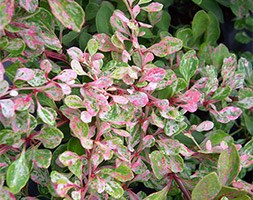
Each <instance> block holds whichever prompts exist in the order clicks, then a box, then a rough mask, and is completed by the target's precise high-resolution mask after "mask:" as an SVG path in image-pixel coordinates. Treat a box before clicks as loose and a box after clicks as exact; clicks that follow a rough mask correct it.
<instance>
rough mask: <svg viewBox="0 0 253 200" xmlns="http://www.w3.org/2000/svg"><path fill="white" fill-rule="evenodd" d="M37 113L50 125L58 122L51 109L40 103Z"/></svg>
mask: <svg viewBox="0 0 253 200" xmlns="http://www.w3.org/2000/svg"><path fill="white" fill-rule="evenodd" d="M37 114H38V116H39V117H40V118H41V120H42V121H43V122H44V123H46V124H48V125H49V126H54V125H55V124H56V122H55V119H54V115H53V113H51V112H50V111H49V109H47V108H44V107H42V106H41V105H40V104H38V109H37Z"/></svg>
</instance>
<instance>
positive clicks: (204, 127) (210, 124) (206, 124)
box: [196, 121, 214, 132]
mask: <svg viewBox="0 0 253 200" xmlns="http://www.w3.org/2000/svg"><path fill="white" fill-rule="evenodd" d="M213 126H214V124H213V122H211V121H203V122H202V123H200V124H199V125H198V126H197V128H196V131H198V132H202V131H209V130H211V129H212V128H213Z"/></svg>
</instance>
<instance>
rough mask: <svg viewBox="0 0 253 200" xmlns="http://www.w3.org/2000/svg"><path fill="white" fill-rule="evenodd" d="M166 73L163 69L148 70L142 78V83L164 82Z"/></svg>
mask: <svg viewBox="0 0 253 200" xmlns="http://www.w3.org/2000/svg"><path fill="white" fill-rule="evenodd" d="M165 74H166V71H165V70H164V69H162V68H151V69H147V70H146V73H145V74H144V76H143V77H142V78H141V81H149V82H155V83H156V82H159V81H161V80H163V78H164V76H165Z"/></svg>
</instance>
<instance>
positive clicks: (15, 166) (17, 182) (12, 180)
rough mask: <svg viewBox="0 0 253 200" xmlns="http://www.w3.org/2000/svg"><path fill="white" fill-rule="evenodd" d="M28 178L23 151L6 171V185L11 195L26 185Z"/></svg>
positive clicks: (28, 173)
mask: <svg viewBox="0 0 253 200" xmlns="http://www.w3.org/2000/svg"><path fill="white" fill-rule="evenodd" d="M29 177H30V172H29V168H28V165H27V162H26V158H25V151H24V150H23V151H22V153H21V155H20V157H19V158H18V159H17V160H15V161H14V162H13V163H12V164H11V165H10V166H9V167H8V170H7V174H6V183H7V186H8V187H9V190H10V191H11V192H12V193H13V194H17V193H18V192H19V191H20V190H21V189H22V188H23V187H24V186H25V185H26V183H27V181H28V180H29Z"/></svg>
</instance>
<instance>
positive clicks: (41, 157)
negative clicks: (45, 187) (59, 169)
mask: <svg viewBox="0 0 253 200" xmlns="http://www.w3.org/2000/svg"><path fill="white" fill-rule="evenodd" d="M51 159H52V153H51V151H49V150H48V149H36V150H34V157H33V162H34V163H35V164H36V165H37V166H38V167H40V168H48V167H49V166H50V164H51Z"/></svg>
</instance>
